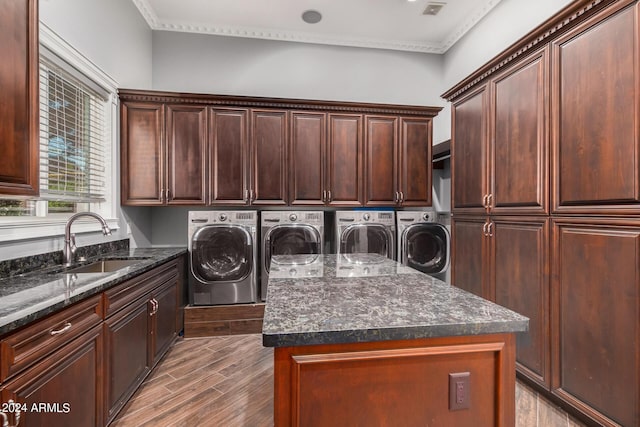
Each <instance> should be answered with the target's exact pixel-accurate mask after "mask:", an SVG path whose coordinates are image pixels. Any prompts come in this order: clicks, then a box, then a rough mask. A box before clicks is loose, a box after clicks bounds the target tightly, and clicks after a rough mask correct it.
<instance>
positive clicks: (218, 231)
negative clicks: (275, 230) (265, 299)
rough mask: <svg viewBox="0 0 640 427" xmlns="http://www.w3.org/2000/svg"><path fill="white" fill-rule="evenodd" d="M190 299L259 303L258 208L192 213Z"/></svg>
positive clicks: (194, 301)
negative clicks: (256, 209)
mask: <svg viewBox="0 0 640 427" xmlns="http://www.w3.org/2000/svg"><path fill="white" fill-rule="evenodd" d="M188 228H189V230H188V233H189V302H190V303H191V304H193V305H218V304H239V303H255V302H256V300H257V295H258V290H257V267H258V248H257V245H256V238H257V228H258V214H257V212H256V211H190V212H189V227H188Z"/></svg>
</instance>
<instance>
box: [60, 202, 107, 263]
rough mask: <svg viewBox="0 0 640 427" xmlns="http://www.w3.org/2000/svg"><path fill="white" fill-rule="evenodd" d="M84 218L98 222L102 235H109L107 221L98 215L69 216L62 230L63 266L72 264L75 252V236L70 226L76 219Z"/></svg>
mask: <svg viewBox="0 0 640 427" xmlns="http://www.w3.org/2000/svg"><path fill="white" fill-rule="evenodd" d="M84 216H88V217H92V218H95V219H97V220H98V221H100V224H101V225H102V234H103V235H105V236H108V235H110V234H111V229H110V228H109V226H108V225H107V221H105V220H104V218H103V217H101V216H100V215H98V214H97V213H93V212H79V213H77V214H75V215H73V216H71V218H69V220H68V221H67V225H66V226H65V228H64V250H63V251H62V257H63V263H64V265H65V266H69V265H71V264H73V257H74V255H75V253H76V250H77V247H76V239H75V236H74V235H73V234H71V224H73V222H74V221H75V220H76V219H78V218H81V217H84Z"/></svg>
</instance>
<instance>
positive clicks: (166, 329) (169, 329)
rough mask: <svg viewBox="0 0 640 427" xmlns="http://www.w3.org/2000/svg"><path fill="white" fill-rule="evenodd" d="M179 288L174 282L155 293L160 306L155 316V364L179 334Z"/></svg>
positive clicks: (154, 296)
mask: <svg viewBox="0 0 640 427" xmlns="http://www.w3.org/2000/svg"><path fill="white" fill-rule="evenodd" d="M177 287H178V284H177V282H176V281H172V282H170V283H169V284H168V285H165V286H163V287H162V288H161V289H160V290H158V291H155V292H154V293H153V298H154V299H155V300H156V301H157V306H158V309H157V311H156V314H155V315H154V317H155V324H154V327H155V329H154V334H153V338H154V343H153V355H154V356H153V359H154V363H157V362H158V360H159V359H160V357H162V355H163V354H164V353H165V352H166V351H167V350H168V349H169V347H170V346H171V344H172V343H173V339H174V338H175V337H176V335H177V333H178V329H177V326H176V311H177V310H178V293H177V292H178V288H177Z"/></svg>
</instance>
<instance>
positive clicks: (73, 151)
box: [0, 23, 117, 241]
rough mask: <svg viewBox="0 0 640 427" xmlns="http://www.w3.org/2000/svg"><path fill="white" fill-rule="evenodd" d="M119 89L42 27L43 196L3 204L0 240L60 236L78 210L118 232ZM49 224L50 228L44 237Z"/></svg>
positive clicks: (40, 93)
mask: <svg viewBox="0 0 640 427" xmlns="http://www.w3.org/2000/svg"><path fill="white" fill-rule="evenodd" d="M116 87H117V84H116V83H115V82H114V81H113V80H112V79H110V78H109V77H108V76H107V75H105V74H104V73H103V72H102V71H101V70H99V69H98V68H97V67H96V66H95V65H94V64H92V63H91V62H89V61H88V60H87V59H86V58H84V57H83V56H82V55H81V54H79V53H78V52H77V51H75V50H74V49H73V48H72V47H71V46H69V45H68V44H67V43H66V42H65V41H64V40H62V39H60V38H59V37H58V36H57V35H55V34H54V33H53V32H52V31H51V30H49V29H48V28H47V27H46V26H45V25H43V24H42V23H41V24H40V91H39V97H40V196H39V197H38V199H36V200H9V199H4V200H0V241H2V240H13V239H19V238H27V237H39V236H43V235H55V234H61V232H62V231H63V229H62V228H61V226H60V225H61V224H62V226H63V225H64V223H65V222H66V220H67V218H68V217H69V216H70V215H71V214H73V213H76V212H86V211H91V212H97V213H99V214H101V215H102V216H103V217H105V218H107V219H112V221H110V224H109V225H110V226H111V225H113V226H114V227H115V228H117V221H116V220H115V217H116V215H115V211H116V204H115V199H114V197H113V193H114V191H113V190H114V189H115V188H116V181H115V177H116V173H115V170H114V166H115V162H114V158H115V135H116V128H115V124H116V123H115V122H116V120H115V117H116V113H117V104H116V102H117V101H116V100H117V94H116ZM34 224H38V225H39V226H40V227H39V229H38V232H37V234H36V235H33V236H32V235H31V234H32V232H29V231H28V228H30V227H31V228H33V225H34ZM43 225H49V226H51V227H49V229H48V230H46V231H44V234H43V229H42V226H43ZM21 228H22V229H21Z"/></svg>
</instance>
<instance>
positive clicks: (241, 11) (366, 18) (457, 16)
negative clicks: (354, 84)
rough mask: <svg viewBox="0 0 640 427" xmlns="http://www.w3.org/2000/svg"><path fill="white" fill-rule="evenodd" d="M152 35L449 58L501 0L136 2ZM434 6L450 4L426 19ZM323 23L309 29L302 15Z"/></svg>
mask: <svg viewBox="0 0 640 427" xmlns="http://www.w3.org/2000/svg"><path fill="white" fill-rule="evenodd" d="M132 1H133V3H134V4H135V5H136V7H137V8H138V9H139V10H140V12H141V13H142V16H144V18H145V19H146V21H147V23H148V24H149V27H151V29H153V30H162V31H182V32H190V33H203V34H215V35H220V36H232V37H250V38H259V39H270V40H281V41H291V42H304V43H317V44H328V45H339V46H356V47H366V48H377V49H393V50H404V51H412V52H425V53H444V52H446V51H447V49H449V48H450V47H451V46H452V45H453V44H454V43H455V42H456V41H458V40H459V39H460V38H461V37H462V36H463V35H464V34H465V33H466V32H467V31H469V30H470V29H471V28H472V27H473V26H474V25H475V24H476V23H477V22H478V21H480V19H482V18H483V17H484V16H485V15H486V14H487V13H489V11H491V9H493V8H494V7H495V6H496V5H497V4H498V3H500V0H416V1H413V2H410V1H407V0H132ZM429 3H446V4H445V5H444V7H443V8H442V9H441V10H440V12H439V13H438V15H436V16H429V15H423V14H422V12H423V11H424V9H425V8H426V7H427V4H429ZM309 9H312V10H317V11H319V12H320V13H322V16H323V18H322V21H320V22H319V23H317V24H307V23H305V22H304V21H302V19H301V15H302V12H304V11H306V10H309Z"/></svg>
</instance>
